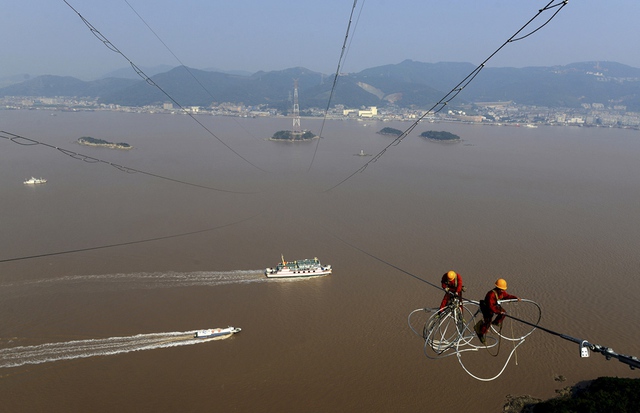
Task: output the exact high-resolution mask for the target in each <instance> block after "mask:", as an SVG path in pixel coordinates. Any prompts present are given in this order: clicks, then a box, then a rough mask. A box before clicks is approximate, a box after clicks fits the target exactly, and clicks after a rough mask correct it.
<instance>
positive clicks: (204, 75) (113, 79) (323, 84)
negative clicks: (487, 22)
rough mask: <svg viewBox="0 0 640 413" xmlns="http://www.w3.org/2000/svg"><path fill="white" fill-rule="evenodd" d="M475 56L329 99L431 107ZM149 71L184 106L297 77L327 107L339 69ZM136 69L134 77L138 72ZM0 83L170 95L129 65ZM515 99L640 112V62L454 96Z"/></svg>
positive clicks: (260, 98) (390, 68)
mask: <svg viewBox="0 0 640 413" xmlns="http://www.w3.org/2000/svg"><path fill="white" fill-rule="evenodd" d="M475 67H476V66H475V65H473V64H471V63H449V62H441V63H422V62H416V61H411V60H405V61H403V62H401V63H398V64H392V65H385V66H379V67H373V68H370V69H365V70H363V71H361V72H358V73H349V74H341V75H340V76H339V78H338V80H337V83H336V88H335V91H334V93H333V97H332V99H331V104H332V106H333V105H336V104H343V105H345V106H346V107H354V108H358V107H361V106H378V107H384V106H388V105H395V106H398V107H416V108H425V107H430V106H431V105H433V104H434V103H435V102H437V101H438V100H440V99H441V98H442V97H443V96H445V94H446V93H448V92H449V91H450V90H451V89H453V88H454V87H455V86H456V85H458V84H459V83H460V82H461V81H462V80H463V79H465V78H466V77H467V76H468V75H469V74H470V73H472V72H473V70H474V69H475ZM143 71H144V72H145V74H147V76H149V77H150V79H151V80H152V81H153V82H154V83H155V84H157V85H158V86H159V87H161V88H162V90H164V92H166V94H168V95H169V96H171V97H172V98H173V99H174V100H175V101H177V102H178V103H180V105H182V106H209V105H211V104H212V103H214V102H215V103H223V102H231V103H242V104H244V105H249V106H253V105H260V104H267V105H269V106H270V107H274V108H278V109H281V110H286V109H287V108H289V107H291V96H292V95H293V84H294V79H297V80H298V95H299V103H300V109H301V110H304V109H305V108H309V107H317V108H325V107H326V105H327V102H328V98H329V95H330V92H331V89H332V86H333V83H334V75H332V74H330V75H327V74H322V73H318V72H314V71H311V70H308V69H305V68H301V67H296V68H291V69H286V70H280V71H271V72H263V71H260V72H257V73H253V74H246V73H243V72H235V73H223V72H220V71H215V70H198V69H191V68H186V67H184V66H180V67H175V68H169V67H160V68H155V69H154V70H151V69H150V70H149V71H146V70H145V69H143ZM132 74H133V76H132ZM20 80H22V81H19V82H16V83H13V84H10V85H9V86H5V87H2V88H0V96H45V97H54V96H76V97H91V98H97V99H99V101H100V102H101V103H111V104H119V105H126V106H144V105H150V104H162V103H163V102H169V101H170V99H169V98H168V97H167V95H166V94H165V93H163V92H162V91H161V90H159V89H158V88H157V87H154V86H152V85H149V84H148V83H147V82H145V81H144V80H143V79H141V78H140V77H138V76H136V75H135V73H134V72H133V70H131V68H128V71H126V72H124V71H122V72H121V71H116V72H112V73H111V74H109V75H108V77H105V78H102V79H99V80H94V81H82V80H79V79H76V78H73V77H65V76H38V77H34V78H29V79H26V80H24V79H20ZM486 101H514V102H515V103H518V104H524V105H538V106H546V107H580V105H581V104H582V103H602V104H604V105H605V106H613V105H624V106H626V107H627V110H628V111H640V69H638V68H634V67H630V66H626V65H623V64H620V63H615V62H582V63H573V64H569V65H566V66H552V67H525V68H484V69H483V70H482V71H480V73H479V74H478V75H477V76H476V78H475V79H474V80H473V81H472V82H471V83H470V84H469V85H468V86H467V87H465V88H464V90H463V91H462V92H461V93H460V94H459V95H458V96H457V97H456V99H455V101H454V102H453V103H456V104H460V103H468V102H486Z"/></svg>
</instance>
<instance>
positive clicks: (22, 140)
mask: <svg viewBox="0 0 640 413" xmlns="http://www.w3.org/2000/svg"><path fill="white" fill-rule="evenodd" d="M0 138H2V139H7V140H9V141H11V142H13V143H17V144H18V145H22V146H34V145H42V146H46V147H47V148H51V149H56V150H57V151H59V152H60V153H62V154H64V155H67V156H69V157H71V158H73V159H78V160H80V161H84V162H87V163H103V164H105V165H109V166H112V167H114V168H116V169H118V170H120V171H122V172H127V173H139V174H143V175H148V176H152V177H154V178H159V179H164V180H165V181H171V182H175V183H178V184H182V185H189V186H193V187H196V188H202V189H209V190H212V191H218V192H227V193H231V194H254V193H255V192H241V191H231V190H227V189H220V188H214V187H211V186H206V185H200V184H194V183H192V182H187V181H183V180H180V179H174V178H169V177H168V176H163V175H159V174H155V173H152V172H146V171H143V170H141V169H135V168H130V167H128V166H123V165H119V164H116V163H113V162H109V161H104V160H102V159H99V158H94V157H93V156H89V155H83V154H81V153H78V152H74V151H70V150H68V149H63V148H60V147H58V146H54V145H51V144H48V143H44V142H40V141H37V140H35V139H31V138H26V137H24V136H20V135H16V134H14V133H11V132H6V131H0Z"/></svg>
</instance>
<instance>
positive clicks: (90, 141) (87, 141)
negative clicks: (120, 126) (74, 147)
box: [78, 136, 133, 149]
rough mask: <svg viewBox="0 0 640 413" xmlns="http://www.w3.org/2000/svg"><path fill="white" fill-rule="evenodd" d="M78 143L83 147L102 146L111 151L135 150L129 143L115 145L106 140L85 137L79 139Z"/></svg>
mask: <svg viewBox="0 0 640 413" xmlns="http://www.w3.org/2000/svg"><path fill="white" fill-rule="evenodd" d="M78 143H79V144H81V145H88V146H102V147H105V148H111V149H131V148H133V146H131V145H129V144H128V143H124V142H119V143H114V142H109V141H105V140H104V139H96V138H92V137H90V136H83V137H81V138H78Z"/></svg>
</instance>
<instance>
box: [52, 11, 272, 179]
mask: <svg viewBox="0 0 640 413" xmlns="http://www.w3.org/2000/svg"><path fill="white" fill-rule="evenodd" d="M63 1H64V2H65V3H66V5H67V6H69V8H70V9H71V10H73V11H74V12H75V13H76V14H77V15H78V17H80V19H81V20H82V22H83V23H84V24H85V25H86V26H87V27H88V28H89V30H90V31H91V33H92V34H93V35H94V36H95V37H96V38H97V39H98V40H100V41H101V42H102V43H103V44H104V45H105V46H106V47H107V49H109V50H111V51H113V52H116V53H118V54H119V55H121V56H122V57H124V59H125V60H126V61H127V62H129V65H131V67H132V68H133V70H134V71H135V72H136V74H137V75H138V76H140V77H141V78H142V79H143V80H144V81H145V82H147V83H148V84H149V85H151V86H154V87H156V88H157V89H158V90H159V91H160V92H162V93H163V94H164V95H165V96H166V97H167V98H168V99H169V100H170V101H171V102H173V103H174V104H175V105H176V106H178V107H179V108H180V109H181V110H182V111H183V112H184V113H185V114H186V115H188V116H189V117H190V118H191V119H192V120H193V121H195V122H196V123H197V124H198V125H200V126H201V127H202V128H203V129H204V130H205V131H207V133H209V135H211V136H213V137H214V138H216V139H217V140H218V141H219V142H220V143H222V144H223V145H224V146H226V147H227V149H229V150H230V151H231V152H233V153H234V154H236V156H238V157H239V158H240V159H242V160H243V161H245V162H246V163H248V164H249V165H251V166H253V167H254V168H256V169H258V170H260V171H262V172H266V171H265V170H264V169H262V168H260V167H259V166H257V165H255V164H254V163H252V162H251V161H249V160H248V159H246V158H245V157H243V156H242V155H240V154H239V153H238V152H237V151H235V150H234V149H233V148H232V147H231V146H229V145H228V144H227V143H226V142H225V141H223V140H222V139H220V138H219V137H218V136H216V134H215V133H213V132H212V131H211V130H210V129H209V128H207V127H206V126H205V125H204V124H203V123H202V122H200V121H199V120H198V119H197V118H196V117H195V116H193V114H192V113H191V112H190V111H188V110H187V109H186V108H185V107H183V106H182V105H181V104H180V103H179V102H178V101H176V100H175V99H174V98H173V97H172V96H171V95H170V94H169V93H167V92H166V91H165V90H164V89H163V88H162V87H160V85H158V84H157V83H156V82H154V81H153V79H151V78H150V77H149V76H147V75H146V74H145V73H144V72H143V71H142V69H140V68H139V67H138V66H136V64H135V63H133V61H131V59H129V58H128V57H127V56H126V55H125V54H124V53H122V52H121V51H120V49H118V48H117V47H116V46H115V45H114V44H113V43H111V42H110V41H109V39H107V38H106V37H105V36H104V35H103V34H102V33H100V31H99V30H98V29H96V28H95V27H94V26H93V25H92V24H91V23H89V21H88V20H87V19H85V18H84V17H83V16H82V15H81V14H80V12H78V11H77V10H76V9H75V8H74V7H73V6H72V5H71V4H69V2H68V1H67V0H63Z"/></svg>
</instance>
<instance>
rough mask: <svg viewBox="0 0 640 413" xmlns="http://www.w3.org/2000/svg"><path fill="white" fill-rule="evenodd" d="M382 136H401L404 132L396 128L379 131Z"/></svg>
mask: <svg viewBox="0 0 640 413" xmlns="http://www.w3.org/2000/svg"><path fill="white" fill-rule="evenodd" d="M378 134H380V135H391V136H400V135H402V131H401V130H400V129H395V128H389V127H387V128H382V129H380V130H379V131H378Z"/></svg>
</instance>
